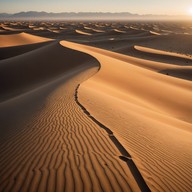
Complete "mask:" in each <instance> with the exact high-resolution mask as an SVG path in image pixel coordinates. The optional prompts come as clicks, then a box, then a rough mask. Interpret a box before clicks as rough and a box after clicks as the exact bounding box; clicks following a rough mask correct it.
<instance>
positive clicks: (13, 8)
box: [0, 0, 192, 15]
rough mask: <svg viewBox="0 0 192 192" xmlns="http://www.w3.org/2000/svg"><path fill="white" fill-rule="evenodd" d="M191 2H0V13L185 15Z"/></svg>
mask: <svg viewBox="0 0 192 192" xmlns="http://www.w3.org/2000/svg"><path fill="white" fill-rule="evenodd" d="M191 9H192V0H132V1H130V0H31V1H30V0H0V12H1V13H2V12H7V13H16V12H20V11H31V10H32V11H47V12H131V13H139V14H173V15H178V14H179V15H187V14H189V12H190V11H189V10H191Z"/></svg>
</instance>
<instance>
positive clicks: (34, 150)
mask: <svg viewBox="0 0 192 192" xmlns="http://www.w3.org/2000/svg"><path fill="white" fill-rule="evenodd" d="M57 47H58V45H57ZM63 50H65V49H64V48H63ZM40 51H41V52H42V51H43V50H42V48H41V49H40ZM68 51H69V49H68ZM70 51H71V52H72V53H73V56H79V54H80V53H78V54H77V51H72V50H70ZM83 56H84V57H85V54H83V53H82V57H83ZM88 59H89V60H88ZM87 60H88V62H87ZM87 60H86V58H85V62H84V64H81V65H78V64H76V66H73V68H72V69H70V68H69V69H68V73H67V74H66V73H64V74H63V76H61V75H60V76H59V77H57V78H55V79H54V80H52V81H51V82H47V83H45V84H44V85H42V84H41V86H40V87H36V89H33V90H32V91H29V92H28V93H23V94H22V95H19V96H17V97H13V98H12V99H10V98H9V99H8V100H7V101H4V102H3V103H1V104H0V110H1V111H0V112H1V116H0V117H1V122H3V120H2V119H3V117H4V116H2V114H3V113H2V111H3V110H4V109H5V108H8V107H10V106H11V107H12V108H13V107H14V106H17V107H19V108H20V110H22V111H24V112H23V113H22V112H21V114H19V115H18V116H22V117H20V121H19V123H18V122H16V123H15V124H14V125H13V122H10V124H11V126H10V128H9V127H8V125H9V122H8V121H7V120H5V121H6V122H4V125H5V126H6V127H5V129H6V128H7V131H6V133H8V134H7V135H6V134H5V136H2V138H1V145H0V154H1V156H0V191H70V192H71V191H140V189H139V188H143V186H142V185H143V184H139V185H138V181H137V180H138V178H134V175H132V171H131V170H130V168H129V167H128V166H127V165H128V164H129V163H127V161H128V160H127V158H125V157H123V156H122V153H121V152H120V151H119V149H118V148H117V146H116V143H117V141H116V142H114V141H113V139H111V138H112V137H113V136H110V137H109V134H108V133H107V132H106V131H105V130H103V129H101V125H99V124H98V123H95V122H94V121H93V120H92V119H90V117H88V116H87V114H85V111H83V110H82V107H80V106H79V105H78V104H77V102H76V100H75V98H77V95H75V93H76V90H77V86H78V85H79V84H80V83H81V82H83V81H84V80H86V79H88V78H89V77H91V76H92V75H94V74H95V73H96V72H97V70H98V65H96V64H95V60H93V61H92V63H91V60H90V56H88V55H87ZM65 70H66V69H65ZM26 75H27V74H26ZM46 89H51V91H50V90H49V94H47V95H44V99H43V102H42V103H41V99H40V98H39V96H36V95H38V94H40V95H41V92H43V93H44V92H45V90H46ZM34 97H35V99H36V100H40V102H39V104H38V107H37V108H35V109H34V108H33V107H32V108H33V110H32V109H31V107H29V108H27V106H26V105H25V103H24V104H23V103H22V102H21V100H22V101H23V100H25V99H26V98H27V101H28V102H32V101H31V100H30V99H33V98H34ZM41 97H42V96H41ZM9 110H11V109H10V108H9ZM30 110H31V111H32V113H31V114H30V115H28V116H27V117H26V116H25V113H26V112H27V111H30ZM17 113H19V112H17V108H16V109H15V112H13V113H11V115H12V116H14V115H16V114H17ZM21 119H25V120H21ZM2 125H3V124H2ZM117 144H118V145H119V143H117ZM122 160H123V161H122ZM133 169H134V168H133ZM143 181H144V180H143ZM143 181H142V182H143ZM144 184H145V183H144ZM140 185H141V186H140ZM144 187H145V189H147V188H146V187H147V186H144ZM147 191H149V190H148V189H147Z"/></svg>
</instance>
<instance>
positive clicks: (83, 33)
mask: <svg viewBox="0 0 192 192" xmlns="http://www.w3.org/2000/svg"><path fill="white" fill-rule="evenodd" d="M75 31H76V32H77V33H79V34H81V35H92V34H91V33H87V32H84V31H81V30H75Z"/></svg>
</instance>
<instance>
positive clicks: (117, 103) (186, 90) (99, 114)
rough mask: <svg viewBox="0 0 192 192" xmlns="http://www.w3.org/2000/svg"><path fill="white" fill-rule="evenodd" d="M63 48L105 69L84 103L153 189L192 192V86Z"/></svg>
mask: <svg viewBox="0 0 192 192" xmlns="http://www.w3.org/2000/svg"><path fill="white" fill-rule="evenodd" d="M61 44H62V45H64V46H66V47H69V48H73V49H75V50H80V51H82V52H85V53H88V54H90V55H92V56H94V57H95V58H97V59H98V61H99V62H100V63H101V69H100V71H99V72H98V73H97V74H96V75H95V76H93V77H92V78H90V79H89V80H88V81H86V82H85V83H83V84H82V85H81V87H80V90H79V96H80V102H81V103H82V104H83V105H84V106H85V107H86V108H87V110H88V111H89V112H90V113H91V114H92V115H93V116H94V117H95V118H96V119H97V120H98V121H100V122H102V123H103V124H104V125H106V126H107V127H109V128H110V129H111V130H112V131H113V132H114V134H115V135H116V136H117V138H118V139H119V140H120V142H121V143H122V144H123V145H124V147H125V148H126V149H127V150H128V151H130V153H131V155H132V157H133V160H134V161H135V162H136V165H137V166H138V167H139V170H140V171H141V173H142V175H143V177H144V179H145V180H146V182H147V184H148V186H149V187H150V189H151V190H152V191H191V189H192V185H191V180H192V177H191V174H190V173H191V172H192V167H191V166H190V165H191V161H192V150H191V144H192V140H191V136H192V124H191V123H192V122H191V115H192V111H191V108H192V103H191V98H192V91H191V90H192V83H191V82H190V81H186V80H183V79H178V78H174V77H170V76H166V75H163V74H159V73H157V72H155V71H151V70H147V69H145V68H143V67H141V66H140V67H138V66H136V65H134V64H133V60H131V61H130V63H129V58H126V61H125V60H122V57H123V56H122V55H121V54H117V53H113V52H109V51H106V50H102V49H98V48H93V47H90V46H85V45H80V44H76V43H70V42H66V41H62V42H61ZM178 154H179V155H178Z"/></svg>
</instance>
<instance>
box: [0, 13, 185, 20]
mask: <svg viewBox="0 0 192 192" xmlns="http://www.w3.org/2000/svg"><path fill="white" fill-rule="evenodd" d="M186 18H187V17H186V16H170V15H169V16H168V15H152V14H147V15H139V14H133V13H129V12H120V13H110V12H78V13H75V12H62V13H52V12H51V13H48V12H44V11H41V12H37V11H28V12H19V13H14V14H8V13H0V19H1V20H5V19H8V20H9V19H16V20H22V19H42V20H43V19H63V20H74V19H79V20H85V19H86V20H93V19H94V20H102V19H105V20H111V19H123V20H132V19H136V20H137V19H138V20H141V19H142V20H148V19H149V20H158V19H170V20H172V19H173V20H174V19H186Z"/></svg>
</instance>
